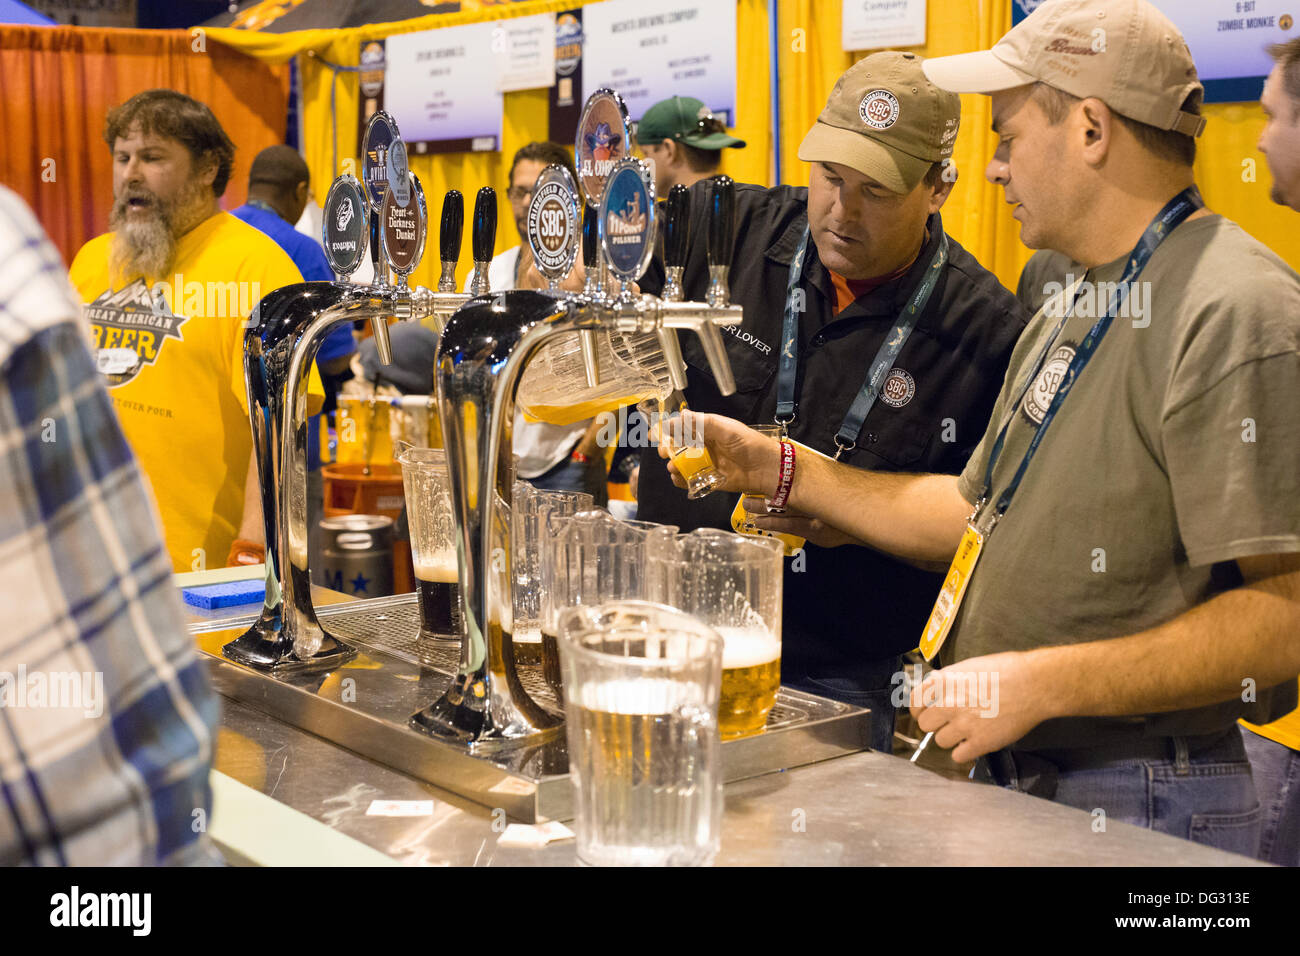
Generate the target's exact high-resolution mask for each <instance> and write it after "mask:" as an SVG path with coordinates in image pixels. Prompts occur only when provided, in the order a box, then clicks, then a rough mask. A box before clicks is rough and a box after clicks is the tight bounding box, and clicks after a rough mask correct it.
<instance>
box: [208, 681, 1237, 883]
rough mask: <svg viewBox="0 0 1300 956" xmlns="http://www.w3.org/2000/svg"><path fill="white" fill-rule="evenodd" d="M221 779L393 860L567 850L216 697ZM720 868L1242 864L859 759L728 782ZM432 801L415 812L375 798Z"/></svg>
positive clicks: (570, 849)
mask: <svg viewBox="0 0 1300 956" xmlns="http://www.w3.org/2000/svg"><path fill="white" fill-rule="evenodd" d="M223 706H224V710H223V714H222V730H221V737H220V740H219V742H218V746H217V754H216V760H215V766H216V769H217V770H218V771H220V772H221V773H224V774H226V775H228V776H230V777H233V778H235V779H236V780H238V781H240V782H241V783H243V784H246V785H247V786H249V787H251V788H253V789H254V790H257V791H260V792H261V793H264V794H267V795H269V796H270V797H272V798H274V799H275V800H277V801H279V802H281V803H283V804H286V805H287V806H289V807H292V808H293V809H295V810H298V811H300V812H301V813H304V814H306V815H307V816H309V817H311V818H313V819H315V820H317V821H320V822H321V823H324V824H325V825H327V826H330V827H333V828H335V829H336V830H338V831H339V832H341V833H343V834H345V835H347V836H350V837H352V838H353V839H355V840H358V841H360V842H361V843H363V844H366V845H368V846H370V847H373V848H374V849H376V850H378V851H380V852H381V853H383V854H385V855H386V856H388V857H390V858H392V859H393V860H395V861H396V862H398V863H402V864H415V865H419V864H426V865H453V866H554V865H572V864H574V863H575V862H576V857H575V851H574V843H573V841H572V840H568V841H565V842H561V843H553V844H551V845H549V846H547V847H546V848H545V849H542V850H527V849H516V848H505V847H499V846H498V845H497V840H498V837H499V836H500V828H501V824H502V823H503V822H504V820H503V817H504V814H501V813H498V814H496V815H495V818H494V815H493V813H492V811H491V810H489V809H488V808H485V807H481V806H478V805H476V804H472V803H469V802H468V801H465V800H462V799H460V798H457V797H455V796H453V795H451V794H448V793H445V792H443V791H440V790H438V789H437V788H435V787H432V786H430V785H428V784H424V783H420V782H418V781H416V780H414V779H413V778H411V777H408V776H406V775H404V774H401V773H398V772H396V771H394V770H391V769H389V768H387V767H384V766H382V765H380V764H377V763H373V762H372V761H370V760H367V759H365V758H364V757H360V756H358V755H356V754H354V753H352V752H350V751H347V750H344V749H342V748H340V747H337V746H335V745H333V744H331V743H328V742H326V741H324V740H322V739H320V738H318V737H315V736H313V735H311V734H308V733H305V732H303V731H301V730H298V729H297V728H294V727H292V726H290V725H288V724H285V723H282V722H280V721H278V720H275V719H273V718H270V717H267V716H265V715H263V714H261V713H259V712H258V711H256V710H253V709H251V708H249V707H247V706H245V705H243V704H239V703H236V702H234V701H230V700H224V701H223ZM726 795H727V804H726V812H725V814H724V817H723V830H722V852H721V854H720V855H719V857H718V859H717V864H718V865H720V866H772V865H803V866H820V865H826V866H891V865H893V866H898V865H922V866H929V865H947V866H951V865H962V864H980V865H995V866H997V865H1008V866H1015V865H1032V866H1052V865H1064V866H1244V865H1251V864H1253V863H1254V861H1253V860H1249V859H1247V858H1245V857H1241V856H1237V855H1235V854H1229V853H1223V852H1220V851H1217V850H1209V849H1205V848H1203V847H1199V846H1196V845H1194V844H1192V843H1189V842H1187V841H1185V840H1179V839H1175V838H1173V837H1168V836H1163V835H1161V834H1158V833H1151V832H1149V831H1146V830H1141V829H1138V828H1135V827H1131V826H1127V825H1125V824H1122V823H1109V824H1108V825H1107V828H1106V831H1105V832H1104V833H1095V832H1093V820H1092V817H1091V815H1089V814H1087V813H1084V812H1082V811H1080V810H1073V809H1070V808H1068V807H1062V806H1058V805H1056V804H1054V803H1050V802H1048V801H1046V800H1039V799H1037V798H1035V797H1028V796H1024V795H1022V794H1017V793H1011V792H1009V791H1005V790H1000V789H997V788H995V787H988V786H980V785H977V784H972V783H968V782H964V781H957V780H950V779H946V778H944V777H941V776H938V775H936V774H934V773H931V772H929V771H926V770H922V769H920V768H919V767H914V766H912V765H911V764H909V763H907V762H906V761H905V760H902V759H901V758H898V757H889V756H885V755H883V754H877V753H861V754H855V755H852V756H848V757H839V758H836V759H833V760H828V761H825V762H822V763H818V764H813V765H811V766H806V767H800V768H797V769H794V770H789V771H786V772H783V773H775V774H769V775H767V776H762V777H755V778H752V779H749V780H743V781H740V782H737V783H733V784H730V785H728V787H727V789H726ZM380 799H383V800H432V801H433V812H432V814H431V815H428V816H421V817H381V816H367V815H366V811H367V809H368V808H369V806H370V803H371V801H372V800H380Z"/></svg>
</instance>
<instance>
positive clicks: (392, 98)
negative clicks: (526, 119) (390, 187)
mask: <svg viewBox="0 0 1300 956" xmlns="http://www.w3.org/2000/svg"><path fill="white" fill-rule="evenodd" d="M497 27H498V24H496V23H493V22H491V21H487V22H484V23H471V24H468V25H466V26H461V27H447V28H445V29H442V30H426V31H424V32H423V33H403V34H398V35H397V36H390V37H389V38H388V39H387V41H386V44H385V51H384V52H385V61H386V64H387V70H386V75H385V78H384V79H385V82H384V108H385V109H386V110H388V112H390V113H391V114H393V117H394V118H395V119H396V120H397V122H398V124H399V125H400V126H401V128H402V131H403V133H404V134H405V138H406V142H407V144H408V145H409V146H410V148H411V150H412V151H413V152H415V153H417V154H422V153H463V152H480V151H495V150H498V149H500V148H501V126H502V119H503V116H504V109H503V101H502V96H501V93H500V92H499V91H498V89H497V59H496V57H495V55H494V54H493V50H492V43H493V34H494V31H496V30H497ZM498 43H500V40H499V39H498Z"/></svg>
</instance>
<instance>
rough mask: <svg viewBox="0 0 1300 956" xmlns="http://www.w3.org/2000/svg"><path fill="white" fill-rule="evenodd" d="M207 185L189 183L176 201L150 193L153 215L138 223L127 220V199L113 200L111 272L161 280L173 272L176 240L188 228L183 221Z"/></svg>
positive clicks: (120, 275)
mask: <svg viewBox="0 0 1300 956" xmlns="http://www.w3.org/2000/svg"><path fill="white" fill-rule="evenodd" d="M205 188H206V187H204V186H202V185H200V184H198V183H190V184H189V185H188V186H186V188H185V189H184V190H183V191H182V192H181V194H180V195H179V196H177V197H176V198H175V199H173V200H160V199H158V197H157V196H152V195H151V196H150V198H152V199H153V200H154V205H153V207H152V208H151V209H150V215H149V216H148V218H146V219H144V220H138V221H135V222H131V221H128V219H127V199H128V198H129V196H124V197H121V198H119V199H116V200H114V202H113V210H112V212H111V213H110V214H109V217H108V225H109V228H110V229H112V230H113V242H112V246H111V247H110V249H109V252H108V264H109V270H110V272H109V274H110V275H111V276H114V277H120V278H122V279H124V280H125V279H130V278H133V277H135V276H144V277H145V278H149V279H161V278H163V277H164V276H165V275H166V274H167V273H168V272H169V271H171V266H172V263H173V262H174V261H175V258H176V240H177V239H178V238H179V237H180V236H182V235H184V234H185V232H187V231H188V224H187V223H185V222H182V219H185V218H186V213H187V211H188V210H190V209H192V208H193V207H194V205H195V203H196V201H197V199H198V198H199V196H200V194H201V193H202V191H203V190H204V189H205Z"/></svg>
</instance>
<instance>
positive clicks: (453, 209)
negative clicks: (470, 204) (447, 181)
mask: <svg viewBox="0 0 1300 956" xmlns="http://www.w3.org/2000/svg"><path fill="white" fill-rule="evenodd" d="M464 231H465V197H464V196H462V195H461V194H460V190H459V189H449V190H447V195H446V197H445V198H444V199H443V200H442V228H441V230H440V231H439V233H438V255H439V258H440V259H441V260H442V261H443V262H451V263H455V262H456V261H457V260H459V259H460V240H461V236H462V234H463V233H464ZM493 238H494V240H495V237H493Z"/></svg>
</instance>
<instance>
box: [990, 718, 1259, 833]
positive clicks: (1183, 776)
mask: <svg viewBox="0 0 1300 956" xmlns="http://www.w3.org/2000/svg"><path fill="white" fill-rule="evenodd" d="M1109 749H1110V751H1111V753H1112V754H1114V756H1113V757H1110V758H1108V756H1107V752H1106V748H1102V747H1086V748H1084V747H1081V748H1078V749H1077V750H1053V751H1038V752H1034V753H1029V752H1025V751H1012V750H999V751H995V752H994V753H991V754H987V755H986V756H984V757H981V758H980V759H979V760H978V761H977V762H976V765H975V769H974V770H973V771H972V772H971V779H973V780H978V781H982V782H985V783H996V784H998V785H1000V786H1003V787H1006V788H1007V789H1009V790H1016V791H1018V792H1021V793H1029V794H1032V795H1034V796H1041V797H1045V798H1047V799H1049V800H1054V801H1055V802H1057V803H1063V804H1065V805H1067V806H1071V807H1076V808H1078V809H1080V810H1084V811H1087V812H1088V813H1092V814H1093V815H1094V819H1097V818H1099V817H1098V815H1097V811H1098V810H1102V811H1104V812H1105V820H1106V821H1107V822H1113V821H1120V822H1122V823H1131V824H1133V825H1134V826H1139V827H1145V828H1147V829H1149V830H1155V831H1156V832H1157V833H1168V834H1170V835H1171V836H1177V837H1183V838H1184V839H1187V840H1191V841H1192V842H1193V843H1200V844H1203V845H1205V846H1210V847H1214V848H1216V849H1219V850H1227V851H1229V852H1232V853H1241V854H1243V855H1245V856H1251V857H1253V856H1255V854H1256V853H1257V852H1258V849H1259V838H1260V819H1261V813H1260V806H1259V799H1258V797H1257V795H1256V793H1255V783H1254V781H1253V780H1252V779H1251V774H1250V764H1249V762H1248V761H1247V760H1246V750H1245V747H1244V745H1243V744H1242V741H1241V734H1240V733H1239V732H1238V730H1237V728H1236V726H1235V725H1234V726H1233V727H1232V728H1230V729H1229V730H1228V731H1226V732H1224V733H1223V734H1221V735H1213V736H1211V737H1190V738H1189V737H1160V738H1149V739H1146V740H1142V741H1138V742H1137V743H1135V744H1134V745H1131V746H1126V747H1124V748H1115V747H1112V748H1109Z"/></svg>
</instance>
